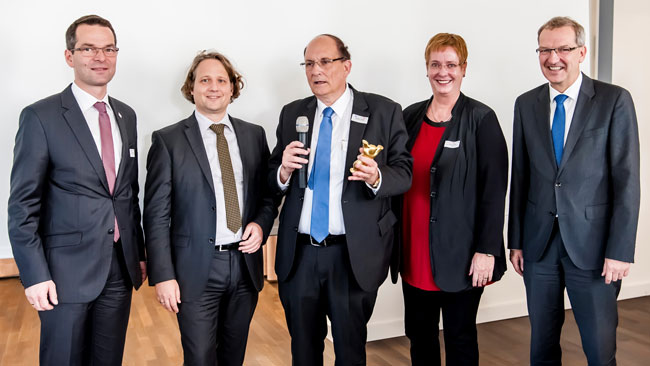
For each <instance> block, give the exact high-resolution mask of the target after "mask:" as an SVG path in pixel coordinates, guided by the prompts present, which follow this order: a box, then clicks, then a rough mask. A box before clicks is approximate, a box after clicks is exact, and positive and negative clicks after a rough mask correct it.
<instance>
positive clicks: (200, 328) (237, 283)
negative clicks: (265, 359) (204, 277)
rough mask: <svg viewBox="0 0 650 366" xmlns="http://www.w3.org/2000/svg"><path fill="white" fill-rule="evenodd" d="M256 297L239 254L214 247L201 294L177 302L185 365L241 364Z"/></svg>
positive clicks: (236, 251) (256, 294) (221, 365)
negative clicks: (194, 298) (192, 299)
mask: <svg viewBox="0 0 650 366" xmlns="http://www.w3.org/2000/svg"><path fill="white" fill-rule="evenodd" d="M181 294H182V290H181ZM257 298H258V293H257V290H256V289H255V287H254V286H253V282H252V281H251V279H250V277H249V275H248V271H247V270H246V263H245V262H244V257H243V254H242V253H241V252H240V251H239V250H236V249H233V250H229V251H224V252H220V251H218V250H215V252H214V256H213V258H212V266H211V268H210V275H209V278H208V285H207V287H206V289H205V290H204V291H203V294H202V295H201V297H200V298H199V299H198V300H196V301H183V302H181V303H180V304H179V309H178V310H179V311H178V315H177V318H178V326H179V328H180V331H181V343H182V345H183V355H184V360H185V366H208V365H209V366H214V365H219V366H229V365H232V366H235V365H236V366H241V365H242V364H243V363H244V355H245V354H246V342H247V341H248V329H249V327H250V322H251V319H252V318H253V313H254V312H255V307H256V306H257Z"/></svg>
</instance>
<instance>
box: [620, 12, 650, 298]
mask: <svg viewBox="0 0 650 366" xmlns="http://www.w3.org/2000/svg"><path fill="white" fill-rule="evenodd" d="M649 25H650V2H649V1H647V0H616V1H614V47H613V60H612V67H613V70H612V82H613V83H614V84H617V85H620V86H622V87H624V88H626V89H627V90H629V91H630V93H632V97H633V98H634V103H635V107H636V113H637V118H638V121H639V139H640V141H641V214H640V217H639V231H638V233H637V242H636V256H635V264H634V265H633V266H632V271H631V274H630V276H629V277H628V278H627V279H626V280H625V281H624V282H623V288H622V289H621V298H627V297H637V296H643V295H650V247H648V239H650V145H649V144H648V141H649V139H650V125H649V124H648V121H649V120H650V104H649V102H650V67H648V66H647V65H648V62H649V61H650V49H649V48H648V47H647V41H648V34H650V27H649Z"/></svg>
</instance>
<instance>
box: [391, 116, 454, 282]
mask: <svg viewBox="0 0 650 366" xmlns="http://www.w3.org/2000/svg"><path fill="white" fill-rule="evenodd" d="M438 125H439V126H438ZM445 125H446V124H436V125H434V126H432V125H430V124H429V123H427V121H424V122H423V123H422V127H420V132H419V133H418V136H417V138H416V139H415V144H414V145H413V149H411V155H413V180H412V183H411V189H409V190H408V192H406V194H405V195H404V208H403V210H402V215H403V218H404V220H403V226H402V229H403V232H404V234H403V243H404V244H403V248H404V271H403V272H402V278H403V279H404V281H406V282H407V283H408V284H409V285H411V286H413V287H417V288H419V289H421V290H427V291H440V288H439V287H438V286H436V283H435V281H434V280H433V273H432V272H431V253H430V251H429V216H430V212H431V201H430V200H431V197H430V191H431V187H430V181H431V175H430V174H431V173H430V171H431V164H432V163H433V158H434V156H435V154H436V150H437V148H438V144H440V140H441V138H442V134H443V133H444V132H445Z"/></svg>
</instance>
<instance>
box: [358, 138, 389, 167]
mask: <svg viewBox="0 0 650 366" xmlns="http://www.w3.org/2000/svg"><path fill="white" fill-rule="evenodd" d="M361 142H363V156H366V157H369V158H370V159H374V158H375V156H377V155H379V152H380V151H382V150H383V149H384V147H383V146H381V145H376V146H375V145H372V144H369V143H368V141H366V140H361ZM357 163H361V164H363V162H361V160H355V161H354V163H352V168H350V172H352V173H354V172H356V171H357V168H355V165H357Z"/></svg>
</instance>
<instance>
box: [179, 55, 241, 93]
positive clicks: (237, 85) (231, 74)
mask: <svg viewBox="0 0 650 366" xmlns="http://www.w3.org/2000/svg"><path fill="white" fill-rule="evenodd" d="M210 59H212V60H217V61H219V62H221V64H222V65H223V67H224V68H225V69H226V72H227V73H228V78H229V79H230V83H231V84H232V97H231V98H230V102H231V103H232V101H233V100H235V99H237V97H238V96H239V93H240V92H241V90H242V89H243V88H244V79H243V77H242V76H241V74H240V73H239V72H237V70H235V67H234V66H232V64H231V63H230V60H228V58H227V57H226V56H224V55H222V54H221V53H219V52H215V51H205V50H204V51H201V52H199V54H198V55H196V57H194V60H193V61H192V65H191V66H190V69H189V70H188V71H187V77H186V78H185V82H184V83H183V86H182V87H181V92H182V93H183V96H184V97H185V99H187V100H189V101H190V102H192V104H194V96H193V95H192V91H193V90H194V81H195V79H196V68H197V67H199V64H200V63H201V61H204V60H210Z"/></svg>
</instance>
